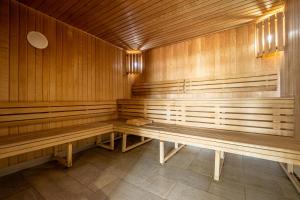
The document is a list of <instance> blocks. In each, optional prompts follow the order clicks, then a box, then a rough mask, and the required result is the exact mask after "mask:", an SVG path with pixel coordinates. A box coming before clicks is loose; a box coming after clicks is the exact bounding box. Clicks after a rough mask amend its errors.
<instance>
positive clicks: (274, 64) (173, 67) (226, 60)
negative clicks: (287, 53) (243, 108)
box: [137, 24, 284, 98]
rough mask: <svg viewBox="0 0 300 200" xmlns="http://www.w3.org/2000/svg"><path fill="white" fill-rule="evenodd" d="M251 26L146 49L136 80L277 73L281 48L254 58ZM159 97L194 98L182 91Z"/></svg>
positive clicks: (208, 95) (262, 93) (281, 58)
mask: <svg viewBox="0 0 300 200" xmlns="http://www.w3.org/2000/svg"><path fill="white" fill-rule="evenodd" d="M255 30H256V26H255V24H247V25H244V26H241V27H239V28H235V29H231V30H226V31H222V32H219V33H215V34H211V35H208V36H204V37H198V38H195V39H191V40H187V41H184V42H181V43H177V44H173V45H169V46H165V47H160V48H155V49H151V50H148V51H146V52H145V53H144V55H145V60H146V66H145V69H144V72H143V74H142V77H141V78H140V79H138V80H137V81H139V82H154V81H165V80H178V79H187V78H201V79H206V80H207V79H220V78H229V77H230V78H235V77H241V76H255V75H260V74H267V73H277V70H278V69H280V67H281V65H282V61H283V58H284V57H283V56H282V52H278V53H276V54H274V55H270V56H268V57H262V58H257V56H256V52H255V35H256V34H255ZM278 95H279V92H278V91H273V92H272V91H270V92H268V91H266V92H256V93H245V92H244V93H238V92H237V93H234V94H230V93H226V94H225V93H219V94H203V95H202V96H201V97H211V98H214V97H222V98H227V97H260V96H278ZM148 97H150V96H148ZM156 97H158V96H156ZM159 97H162V98H164V97H179V98H185V97H186V98H189V97H192V98H196V97H197V96H196V95H190V94H189V95H188V94H185V95H169V96H168V95H165V96H159ZM198 97H199V96H198Z"/></svg>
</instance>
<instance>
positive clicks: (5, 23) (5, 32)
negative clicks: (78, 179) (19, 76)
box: [0, 0, 10, 101]
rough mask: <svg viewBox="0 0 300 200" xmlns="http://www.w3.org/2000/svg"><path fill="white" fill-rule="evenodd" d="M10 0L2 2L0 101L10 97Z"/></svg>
mask: <svg viewBox="0 0 300 200" xmlns="http://www.w3.org/2000/svg"><path fill="white" fill-rule="evenodd" d="M9 4H10V2H9V0H3V1H1V3H0V6H1V8H0V24H1V27H0V35H1V39H0V80H1V82H0V101H7V100H8V99H9V28H10V25H9V16H10V13H9V11H10V9H9Z"/></svg>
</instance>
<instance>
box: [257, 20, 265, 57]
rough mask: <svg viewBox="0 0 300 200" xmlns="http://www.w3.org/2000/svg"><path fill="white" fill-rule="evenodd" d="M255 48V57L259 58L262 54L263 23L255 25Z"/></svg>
mask: <svg viewBox="0 0 300 200" xmlns="http://www.w3.org/2000/svg"><path fill="white" fill-rule="evenodd" d="M256 37H257V47H256V52H257V56H261V55H262V54H263V50H264V49H263V42H262V41H263V40H262V37H263V23H262V22H259V23H258V24H257V35H256Z"/></svg>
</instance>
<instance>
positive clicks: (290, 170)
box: [280, 163, 300, 193]
mask: <svg viewBox="0 0 300 200" xmlns="http://www.w3.org/2000/svg"><path fill="white" fill-rule="evenodd" d="M280 166H281V167H282V169H283V171H284V172H285V173H286V175H287V176H288V178H289V179H290V180H291V182H292V183H293V185H294V186H295V188H296V190H297V191H298V192H299V193H300V181H299V179H298V177H297V176H296V175H295V173H294V165H293V164H292V163H287V164H285V163H280Z"/></svg>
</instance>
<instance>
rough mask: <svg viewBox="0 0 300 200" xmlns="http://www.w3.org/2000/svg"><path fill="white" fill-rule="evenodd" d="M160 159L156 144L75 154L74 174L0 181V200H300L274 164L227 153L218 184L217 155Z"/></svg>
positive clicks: (51, 168) (34, 172) (55, 168)
mask: <svg viewBox="0 0 300 200" xmlns="http://www.w3.org/2000/svg"><path fill="white" fill-rule="evenodd" d="M171 145H172V144H167V145H166V146H168V147H167V149H168V148H171ZM158 155H159V154H158V142H157V141H152V142H150V143H148V144H145V145H143V146H141V147H138V148H136V149H134V150H132V151H129V152H127V153H121V152H120V147H119V146H118V149H117V150H115V151H114V152H111V151H107V150H104V149H101V148H93V149H90V150H87V151H84V152H81V153H79V154H77V155H75V156H74V163H73V167H72V168H70V169H65V168H63V167H62V166H61V165H59V164H57V163H56V162H49V163H47V164H44V165H41V166H38V167H34V168H30V169H27V170H24V171H22V172H19V173H15V174H12V175H8V176H5V177H2V178H0V199H7V200H8V199H9V200H13V199H17V200H22V199H28V200H33V199H41V200H42V199H53V200H59V199H63V200H64V199H72V200H77V199H78V200H88V199H95V200H102V199H122V200H135V199H137V200H140V199H143V200H149V199H155V200H156V199H157V200H159V199H169V200H192V199H197V200H199V199H200V200H221V199H224V200H295V199H300V196H299V195H298V193H297V192H296V190H295V189H294V187H293V186H292V184H291V183H290V181H289V180H288V179H287V177H286V176H285V174H284V172H283V171H282V170H281V168H280V166H279V165H278V163H275V162H270V161H265V160H261V159H255V158H250V157H243V156H238V155H233V154H226V157H225V163H224V168H223V172H222V177H221V180H220V181H219V182H215V181H213V180H212V174H213V166H214V162H213V161H214V152H213V151H210V150H206V149H200V148H194V147H189V146H188V147H185V148H184V149H182V150H181V151H180V152H178V154H176V155H175V156H174V157H173V158H171V159H170V160H169V161H168V162H167V163H166V164H165V165H164V166H160V164H159V161H158V160H159V159H158Z"/></svg>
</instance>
